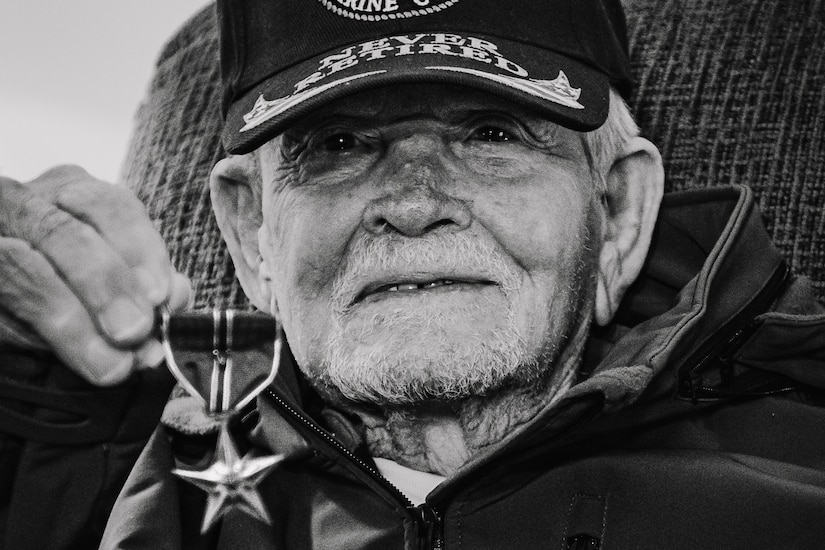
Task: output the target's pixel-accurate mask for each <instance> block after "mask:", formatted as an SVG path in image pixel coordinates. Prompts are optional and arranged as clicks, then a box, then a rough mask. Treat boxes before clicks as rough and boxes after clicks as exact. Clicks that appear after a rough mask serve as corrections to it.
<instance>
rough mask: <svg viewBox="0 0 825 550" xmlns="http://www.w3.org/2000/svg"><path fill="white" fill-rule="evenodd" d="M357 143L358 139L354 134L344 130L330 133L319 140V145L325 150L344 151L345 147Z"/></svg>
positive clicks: (358, 142)
mask: <svg viewBox="0 0 825 550" xmlns="http://www.w3.org/2000/svg"><path fill="white" fill-rule="evenodd" d="M359 144H360V141H359V139H358V138H357V137H355V135H353V134H348V133H344V132H342V133H340V134H332V135H330V136H327V137H325V138H324V139H323V140H322V141H321V147H322V148H323V149H324V150H325V151H346V150H347V149H352V148H353V147H357V146H358V145H359Z"/></svg>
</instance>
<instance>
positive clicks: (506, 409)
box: [350, 326, 587, 476]
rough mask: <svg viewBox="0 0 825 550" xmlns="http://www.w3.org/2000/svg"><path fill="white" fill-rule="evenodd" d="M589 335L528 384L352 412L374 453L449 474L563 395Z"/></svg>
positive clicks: (580, 335) (584, 331)
mask: <svg viewBox="0 0 825 550" xmlns="http://www.w3.org/2000/svg"><path fill="white" fill-rule="evenodd" d="M586 335H587V327H586V326H584V327H581V328H580V330H579V332H578V334H576V336H575V337H574V338H573V341H572V342H570V345H568V346H566V349H565V351H564V352H563V353H562V355H561V356H560V357H559V359H558V361H556V362H555V364H554V366H553V368H552V370H550V372H549V374H548V376H547V377H545V379H543V380H540V381H538V382H537V383H536V384H532V385H530V386H528V387H512V388H505V389H502V390H501V391H499V392H498V393H496V394H495V395H493V396H485V397H473V398H467V399H465V400H461V401H456V402H450V403H430V404H426V405H424V406H416V407H415V408H412V407H410V408H394V409H386V410H382V411H381V412H374V411H366V410H362V409H355V410H353V409H350V412H353V413H355V414H356V415H358V416H359V417H360V418H361V420H362V422H363V426H364V436H365V440H366V443H367V445H368V447H369V449H370V452H371V453H372V455H373V456H375V457H381V458H387V459H390V460H394V461H396V462H398V463H400V464H402V465H404V466H407V467H409V468H413V469H416V470H420V471H425V472H432V473H436V474H440V475H443V476H449V475H451V474H453V473H454V472H455V471H456V470H458V469H459V468H460V467H461V466H463V465H464V464H466V463H467V462H468V461H470V460H471V459H473V458H475V457H478V456H480V455H482V454H483V453H484V452H485V451H486V450H487V449H489V448H490V447H491V446H493V445H496V444H497V443H500V442H502V441H503V440H504V439H506V438H507V437H509V436H511V435H512V434H513V433H514V432H515V431H516V430H518V428H519V427H520V426H524V425H526V424H527V423H529V422H530V420H532V419H533V418H535V417H536V415H538V414H539V413H540V412H541V411H542V410H544V409H546V408H547V407H549V406H552V404H553V403H554V402H555V401H556V400H557V399H558V398H559V397H560V396H561V395H563V393H564V392H565V391H566V390H567V388H569V387H570V385H572V382H573V380H574V379H575V376H576V372H577V370H578V366H579V362H580V360H581V356H582V349H583V347H584V340H585V338H586Z"/></svg>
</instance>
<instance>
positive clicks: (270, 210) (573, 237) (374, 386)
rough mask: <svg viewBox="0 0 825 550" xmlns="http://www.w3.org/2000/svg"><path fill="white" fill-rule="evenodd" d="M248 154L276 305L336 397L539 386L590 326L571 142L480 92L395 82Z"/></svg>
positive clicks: (579, 156)
mask: <svg viewBox="0 0 825 550" xmlns="http://www.w3.org/2000/svg"><path fill="white" fill-rule="evenodd" d="M260 158H261V176H262V180H263V187H262V193H263V194H262V206H263V216H264V225H263V227H262V229H261V231H260V233H259V235H260V241H261V249H262V255H263V258H264V260H266V262H267V263H268V264H269V265H270V266H271V268H270V271H271V276H272V281H271V287H272V291H273V294H274V297H275V301H276V304H277V308H278V311H279V314H280V317H281V320H282V322H283V325H284V328H285V330H286V332H287V335H288V338H289V343H290V347H291V348H292V350H293V353H294V354H295V357H296V359H297V361H298V363H299V365H300V366H301V368H302V369H303V370H304V372H306V373H307V374H308V375H309V377H310V378H311V379H312V380H314V381H315V382H316V383H317V384H318V385H319V386H321V387H322V389H324V388H326V389H327V391H328V393H329V394H330V395H333V396H334V395H337V394H338V393H339V392H341V393H343V394H344V395H345V396H347V397H348V398H350V399H354V400H359V401H369V402H373V403H379V404H381V403H414V402H416V401H419V400H422V399H450V398H460V397H465V396H468V395H480V394H485V393H487V392H489V391H491V390H494V389H496V388H498V387H500V386H501V385H503V384H508V383H517V384H531V383H535V382H536V380H537V379H538V378H539V377H540V376H541V375H542V373H543V372H544V371H546V369H547V368H548V366H549V365H551V364H552V362H553V360H554V359H555V358H556V356H557V354H558V352H559V350H560V349H561V347H562V346H563V345H564V342H565V341H566V339H567V338H568V337H569V336H570V335H571V333H572V331H573V330H574V329H576V328H577V327H578V325H579V324H580V323H582V322H586V321H587V320H588V319H589V316H590V308H591V304H592V293H593V286H594V284H593V278H594V270H595V258H596V257H597V252H598V250H594V248H598V243H599V235H600V222H599V217H598V212H599V207H598V194H597V191H596V185H595V183H594V181H593V175H592V173H591V170H590V167H589V165H588V160H587V153H586V151H585V149H584V146H583V140H582V139H581V135H580V134H577V133H575V132H573V131H571V130H567V129H564V128H561V127H560V126H557V125H555V124H553V123H551V122H548V121H546V120H543V119H541V118H540V117H538V116H536V115H534V114H532V112H530V111H527V110H525V109H523V108H521V107H520V106H518V105H516V104H514V103H511V102H509V101H506V100H503V99H501V98H498V97H496V96H492V95H488V94H485V93H482V92H479V91H474V90H470V89H467V88H460V87H454V86H446V85H432V84H430V85H423V84H422V85H406V86H397V87H389V88H382V89H378V90H373V91H367V92H362V93H359V94H357V95H354V96H350V97H348V98H345V99H343V100H339V101H337V102H335V103H332V104H330V105H328V106H326V107H324V108H323V109H321V110H319V111H317V112H314V113H312V114H311V115H309V116H307V117H306V118H304V119H302V120H301V121H299V122H298V123H297V124H295V125H294V126H293V127H291V128H290V130H289V131H287V132H286V133H285V134H284V135H283V136H281V137H280V138H277V139H275V140H273V141H271V142H270V143H268V144H266V145H265V146H264V147H263V148H262V150H261V157H260Z"/></svg>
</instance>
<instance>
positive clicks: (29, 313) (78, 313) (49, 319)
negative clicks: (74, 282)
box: [0, 238, 134, 385]
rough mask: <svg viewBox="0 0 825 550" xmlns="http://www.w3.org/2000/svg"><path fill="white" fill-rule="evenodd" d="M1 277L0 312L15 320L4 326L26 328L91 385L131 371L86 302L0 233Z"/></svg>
mask: <svg viewBox="0 0 825 550" xmlns="http://www.w3.org/2000/svg"><path fill="white" fill-rule="evenodd" d="M0 280H2V281H3V283H2V284H0V309H2V311H3V317H6V318H7V319H6V320H8V318H9V317H13V318H14V319H15V321H14V322H6V323H5V324H4V326H5V329H4V330H5V331H10V330H13V329H14V327H15V326H17V327H22V326H27V327H30V330H33V331H34V332H35V333H37V334H38V335H40V337H41V338H42V339H43V340H45V341H46V342H48V344H49V347H50V348H51V349H52V351H53V352H54V353H55V355H57V356H58V357H59V358H60V359H61V360H62V361H63V362H64V363H65V364H66V365H67V366H69V367H70V368H72V369H73V370H74V371H75V372H77V373H78V374H80V375H81V376H83V377H85V378H86V379H88V380H89V381H91V382H93V383H96V384H104V385H106V384H114V383H116V382H119V381H122V380H123V379H124V378H126V376H128V374H129V373H130V372H131V370H132V366H133V361H134V357H133V353H132V352H131V351H128V350H122V349H117V348H115V347H113V346H112V345H110V343H109V342H107V341H106V340H105V339H104V338H103V337H102V336H101V335H100V334H99V332H98V331H97V330H96V328H95V326H94V322H93V321H92V319H91V317H90V316H89V314H88V312H87V310H86V307H85V306H84V305H83V304H82V303H80V301H79V300H78V299H77V297H76V296H75V295H74V293H73V292H72V291H71V290H70V289H69V288H68V287H67V286H66V285H65V284H64V283H63V281H62V279H61V278H60V277H59V276H58V274H57V272H56V271H55V270H54V269H53V268H52V266H51V264H50V263H49V262H48V261H46V259H45V258H44V257H43V256H42V255H41V254H40V253H38V252H37V251H35V250H33V249H32V248H31V247H29V246H28V245H27V244H26V243H25V242H22V241H20V240H17V239H9V238H0ZM0 322H2V321H0ZM23 338H24V339H26V338H29V339H30V337H27V336H23Z"/></svg>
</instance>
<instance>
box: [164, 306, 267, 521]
mask: <svg viewBox="0 0 825 550" xmlns="http://www.w3.org/2000/svg"><path fill="white" fill-rule="evenodd" d="M161 333H162V341H163V346H164V350H165V353H166V364H167V366H168V367H169V370H170V371H171V372H172V374H173V375H174V376H175V378H176V379H177V381H178V383H179V384H180V385H181V387H183V388H184V389H185V390H186V391H187V392H188V393H189V394H190V395H191V396H192V397H194V398H195V399H196V400H198V401H199V402H200V403H201V405H202V406H203V408H204V412H205V413H206V414H207V415H208V416H210V417H212V418H214V419H215V420H217V421H219V422H220V431H219V434H218V442H217V446H216V448H215V455H214V458H213V461H212V464H211V465H210V466H209V467H208V468H206V469H205V470H202V471H193V470H181V469H175V470H173V471H172V473H173V474H175V475H176V476H178V477H179V478H181V479H183V480H184V481H187V482H189V483H192V484H193V485H195V486H197V487H200V488H201V489H203V490H204V491H206V492H207V493H208V498H207V502H206V511H205V513H204V517H203V524H202V526H201V532H206V531H207V530H209V529H210V528H211V527H212V526H213V525H214V524H215V523H216V522H217V521H218V520H219V519H221V518H222V517H223V516H224V515H225V514H226V513H227V512H228V511H229V510H232V509H238V510H241V511H243V512H245V513H247V514H249V515H251V516H252V517H255V518H257V519H259V520H261V521H263V522H265V523H267V524H270V523H271V519H270V517H269V513H268V512H267V510H266V507H265V506H264V503H263V500H262V499H261V495H260V494H259V493H258V490H257V485H258V483H260V482H261V480H262V479H263V478H264V477H265V476H266V475H267V474H268V473H269V472H270V471H271V470H272V468H274V467H275V466H276V465H277V464H278V463H279V462H280V461H281V460H282V459H283V456H281V455H272V456H251V455H246V456H244V457H241V456H240V454H239V453H238V450H237V448H236V446H235V443H234V442H233V441H232V436H231V435H230V432H229V420H230V418H231V417H232V416H233V415H235V414H236V413H237V412H238V411H240V410H241V409H243V408H244V407H245V406H246V405H248V404H249V403H250V402H251V401H252V400H253V399H254V398H255V397H256V396H257V395H258V394H259V393H261V392H262V391H263V390H264V389H265V388H266V387H267V386H269V384H270V383H271V382H272V380H273V379H274V378H275V374H276V373H277V371H278V358H279V356H280V348H281V346H280V340H279V339H278V338H277V333H278V329H277V324H276V321H275V319H273V318H272V317H269V316H266V315H261V314H255V313H243V312H236V311H233V310H215V311H214V312H212V313H211V314H208V313H207V314H205V313H186V314H182V315H168V314H164V315H163V322H162V325H161ZM273 342H274V344H273ZM262 354H263V357H261V355H262ZM262 359H263V361H262ZM260 364H266V365H268V366H269V368H268V370H266V369H263V370H262V369H256V368H254V367H251V365H260ZM204 365H207V366H208V365H211V368H205V367H204ZM245 366H246V367H247V368H244V367H245Z"/></svg>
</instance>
